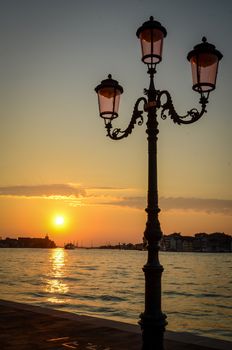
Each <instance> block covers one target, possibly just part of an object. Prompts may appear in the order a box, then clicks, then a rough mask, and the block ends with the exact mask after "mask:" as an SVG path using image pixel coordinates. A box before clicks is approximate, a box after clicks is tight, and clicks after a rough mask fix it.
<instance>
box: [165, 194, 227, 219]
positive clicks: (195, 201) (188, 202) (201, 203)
mask: <svg viewBox="0 0 232 350" xmlns="http://www.w3.org/2000/svg"><path fill="white" fill-rule="evenodd" d="M160 206H161V208H162V209H163V210H172V209H180V210H194V211H201V212H202V211H203V212H206V213H208V214H211V213H214V214H216V213H220V214H224V215H232V200H231V199H207V198H181V197H179V198H161V199H160Z"/></svg>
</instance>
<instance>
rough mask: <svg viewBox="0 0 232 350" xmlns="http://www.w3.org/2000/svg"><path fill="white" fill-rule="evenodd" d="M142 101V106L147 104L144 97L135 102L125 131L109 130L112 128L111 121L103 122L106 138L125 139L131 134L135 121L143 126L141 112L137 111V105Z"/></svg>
mask: <svg viewBox="0 0 232 350" xmlns="http://www.w3.org/2000/svg"><path fill="white" fill-rule="evenodd" d="M142 101H143V102H144V105H145V104H146V103H147V100H146V98H145V97H140V98H139V99H138V100H137V101H136V103H135V106H134V110H133V114H132V118H131V121H130V123H129V125H128V127H127V128H126V129H125V130H121V129H119V128H115V129H113V130H111V129H112V127H113V126H112V123H111V121H109V122H107V121H105V127H106V130H107V136H109V137H110V138H111V139H112V140H121V139H123V138H125V137H127V136H128V135H129V134H131V132H132V130H133V129H134V126H135V124H136V123H137V121H138V125H142V124H143V115H142V114H143V110H139V104H140V102H142Z"/></svg>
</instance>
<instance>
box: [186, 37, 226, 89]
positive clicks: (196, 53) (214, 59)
mask: <svg viewBox="0 0 232 350" xmlns="http://www.w3.org/2000/svg"><path fill="white" fill-rule="evenodd" d="M187 59H188V60H189V61H190V63H191V66H192V77H193V90H195V91H197V92H199V93H204V92H205V93H209V92H210V91H212V90H214V89H215V86H216V79H217V71H218V62H219V61H220V60H221V59H222V54H221V52H219V51H218V50H216V49H215V46H214V45H212V44H209V43H208V42H207V39H206V38H205V37H203V38H202V43H201V44H198V45H196V46H194V49H193V50H192V51H190V52H189V54H188V56H187Z"/></svg>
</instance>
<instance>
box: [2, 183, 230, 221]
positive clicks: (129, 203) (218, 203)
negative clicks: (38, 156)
mask: <svg viewBox="0 0 232 350" xmlns="http://www.w3.org/2000/svg"><path fill="white" fill-rule="evenodd" d="M127 192H128V195H127V196H123V194H125V193H127ZM136 192H137V193H136ZM138 192H140V191H138V190H137V191H136V189H125V188H124V189H123V188H116V187H92V188H90V187H89V188H88V187H86V188H83V187H82V186H80V185H76V184H49V185H32V186H8V187H0V197H15V198H20V197H24V198H25V197H26V198H45V199H46V198H47V199H53V200H65V201H66V203H67V204H68V205H70V206H74V207H76V206H79V205H85V206H95V205H104V206H118V207H127V208H131V209H138V210H144V209H145V208H146V205H147V204H146V203H147V200H146V197H145V196H142V195H138ZM112 193H113V195H112ZM140 193H141V192H140ZM136 194H137V195H136ZM159 207H160V208H161V210H162V211H170V210H181V211H185V210H188V211H189V210H191V211H195V212H204V213H208V214H223V215H229V216H230V215H232V200H230V199H207V198H183V197H161V198H160V199H159Z"/></svg>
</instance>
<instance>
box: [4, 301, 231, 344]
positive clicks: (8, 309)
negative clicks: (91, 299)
mask: <svg viewBox="0 0 232 350" xmlns="http://www.w3.org/2000/svg"><path fill="white" fill-rule="evenodd" d="M231 345H232V344H231V343H230V342H228V341H222V340H216V339H212V338H205V337H198V336H195V335H193V334H190V333H184V332H183V333H177V332H170V331H167V332H166V333H165V350H184V349H188V350H229V349H231V348H232V347H231ZM0 349H1V350H16V349H17V350H45V349H46V350H47V349H50V350H72V349H77V350H140V349H141V333H140V329H139V326H136V325H130V324H126V323H122V322H116V321H110V320H106V319H102V318H95V317H88V316H81V315H76V314H72V313H68V312H63V311H58V310H53V309H47V308H43V307H38V306H32V305H28V304H20V303H15V302H11V301H6V300H0Z"/></svg>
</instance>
